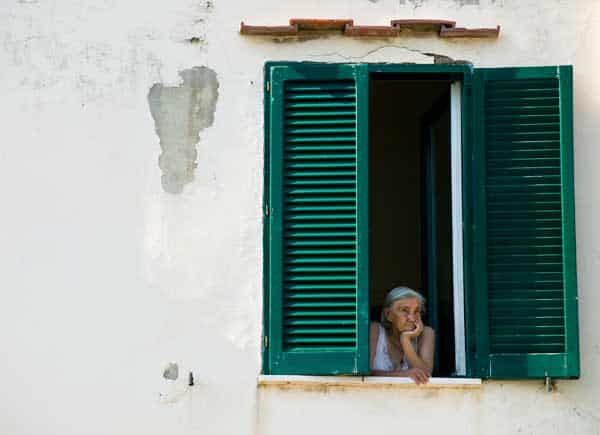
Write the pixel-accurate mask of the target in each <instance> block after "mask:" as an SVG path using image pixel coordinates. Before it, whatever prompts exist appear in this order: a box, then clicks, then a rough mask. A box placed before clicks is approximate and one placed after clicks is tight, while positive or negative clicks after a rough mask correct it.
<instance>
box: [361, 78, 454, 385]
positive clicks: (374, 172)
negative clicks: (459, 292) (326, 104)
mask: <svg viewBox="0 0 600 435" xmlns="http://www.w3.org/2000/svg"><path fill="white" fill-rule="evenodd" d="M369 119H370V125H369V150H370V151H369V197H370V203H369V210H370V217H369V219H370V291H371V293H370V315H371V320H373V321H379V317H380V313H381V308H382V303H383V300H384V298H385V295H386V293H387V291H388V290H390V289H391V288H393V287H395V286H398V285H405V286H408V287H411V288H413V289H415V290H417V291H419V292H421V293H422V294H423V295H424V296H425V297H426V298H427V314H426V317H425V323H426V324H428V325H430V326H432V327H433V328H434V329H435V331H436V357H435V368H434V376H451V375H452V374H453V373H454V371H455V354H454V318H453V300H452V298H453V284H452V212H451V178H450V177H451V175H450V81H449V80H445V79H444V80H422V79H421V80H420V79H417V78H410V79H383V78H382V79H373V80H372V81H371V87H370V115H369Z"/></svg>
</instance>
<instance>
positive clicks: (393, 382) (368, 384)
mask: <svg viewBox="0 0 600 435" xmlns="http://www.w3.org/2000/svg"><path fill="white" fill-rule="evenodd" d="M258 386H259V387H270V386H275V387H298V388H307V387H308V388H310V387H317V388H318V387H344V388H347V387H357V388H381V387H400V388H421V389H422V388H426V389H442V388H451V389H472V388H481V379H478V378H431V379H429V382H428V383H426V384H423V385H417V384H415V382H414V381H413V380H412V379H410V378H396V377H385V376H295V375H259V376H258Z"/></svg>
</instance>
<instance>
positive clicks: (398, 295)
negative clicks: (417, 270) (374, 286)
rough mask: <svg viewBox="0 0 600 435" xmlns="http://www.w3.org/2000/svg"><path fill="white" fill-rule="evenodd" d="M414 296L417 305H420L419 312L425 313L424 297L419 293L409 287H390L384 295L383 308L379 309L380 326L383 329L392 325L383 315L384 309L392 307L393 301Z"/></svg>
mask: <svg viewBox="0 0 600 435" xmlns="http://www.w3.org/2000/svg"><path fill="white" fill-rule="evenodd" d="M412 298H415V299H417V300H418V301H419V305H420V306H421V314H425V298H424V297H423V295H421V293H419V292H417V291H415V290H413V289H411V288H410V287H394V288H393V289H391V290H390V291H389V292H388V294H387V296H386V297H385V301H384V303H383V309H382V310H381V326H383V327H384V328H385V329H387V330H389V329H390V328H391V327H392V324H391V323H390V321H389V320H388V319H387V318H386V317H385V313H384V312H385V309H386V308H392V305H394V302H396V301H397V300H399V299H412Z"/></svg>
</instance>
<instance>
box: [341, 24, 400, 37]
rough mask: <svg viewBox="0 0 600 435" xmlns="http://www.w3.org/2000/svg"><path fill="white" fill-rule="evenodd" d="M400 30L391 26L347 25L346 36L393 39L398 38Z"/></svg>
mask: <svg viewBox="0 0 600 435" xmlns="http://www.w3.org/2000/svg"><path fill="white" fill-rule="evenodd" d="M399 34H400V30H398V28H397V27H391V26H352V25H347V26H346V29H345V30H344V35H348V36H360V37H362V36H374V37H379V38H381V37H392V36H398V35H399Z"/></svg>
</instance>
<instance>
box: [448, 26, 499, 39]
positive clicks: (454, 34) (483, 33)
mask: <svg viewBox="0 0 600 435" xmlns="http://www.w3.org/2000/svg"><path fill="white" fill-rule="evenodd" d="M499 34H500V26H496V27H495V28H487V29H466V28H464V27H452V28H447V27H442V29H441V30H440V38H497V37H498V35H499Z"/></svg>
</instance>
